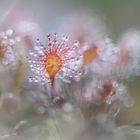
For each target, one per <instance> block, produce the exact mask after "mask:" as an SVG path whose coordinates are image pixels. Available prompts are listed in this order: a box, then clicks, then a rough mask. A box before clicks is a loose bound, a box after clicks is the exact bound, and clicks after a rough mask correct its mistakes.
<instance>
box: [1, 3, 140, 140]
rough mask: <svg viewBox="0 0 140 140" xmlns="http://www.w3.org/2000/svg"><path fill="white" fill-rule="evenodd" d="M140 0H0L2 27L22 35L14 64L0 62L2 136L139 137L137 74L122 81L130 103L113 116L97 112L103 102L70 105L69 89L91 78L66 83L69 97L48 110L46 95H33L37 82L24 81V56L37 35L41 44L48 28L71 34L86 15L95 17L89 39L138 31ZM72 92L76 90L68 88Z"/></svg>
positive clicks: (44, 139) (43, 139) (65, 139)
mask: <svg viewBox="0 0 140 140" xmlns="http://www.w3.org/2000/svg"><path fill="white" fill-rule="evenodd" d="M139 5H140V1H139V0H116V1H115V0H0V32H1V31H5V30H7V29H9V28H10V29H11V28H13V29H14V30H17V35H19V34H20V35H21V38H23V39H24V41H23V42H22V41H21V45H19V46H18V47H21V48H18V49H17V52H19V53H21V56H20V58H18V60H16V64H14V66H13V65H9V66H1V64H0V140H117V139H121V140H125V139H127V140H129V139H130V140H131V139H132V138H133V139H134V140H135V139H136V140H138V139H140V102H139V100H140V76H137V77H136V76H132V77H130V78H128V79H127V80H126V79H123V80H122V81H123V84H125V85H126V86H127V87H128V88H129V89H128V90H129V94H130V96H131V98H132V100H133V101H132V102H133V105H132V106H131V105H130V106H129V107H120V110H119V112H117V115H114V116H115V117H113V118H112V116H111V117H110V118H109V117H108V113H110V112H105V110H104V111H103V112H102V111H100V110H102V106H100V107H99V108H98V107H91V108H88V107H87V108H88V109H87V110H86V108H84V107H83V106H84V104H82V107H81V108H82V109H81V108H80V107H79V106H80V105H75V104H74V105H73V104H72V103H73V102H75V99H73V98H75V96H76V95H73V94H75V93H76V90H79V89H82V86H83V85H82V84H83V83H84V82H86V81H88V78H89V77H88V78H85V81H84V82H83V83H82V82H81V83H79V84H75V85H74V84H73V86H76V85H77V86H78V88H75V87H74V88H73V87H71V86H67V84H65V85H64V86H65V88H67V90H66V91H67V92H68V94H71V95H69V96H70V97H69V98H70V99H71V98H72V101H71V100H70V101H69V102H68V103H67V102H66V103H64V105H58V107H55V108H53V107H49V108H48V110H47V109H46V108H44V106H42V102H41V101H42V100H43V102H46V101H45V99H46V97H44V94H41V95H38V94H37V92H40V87H39V89H38V87H37V86H36V84H34V83H28V82H27V81H28V77H29V76H30V73H31V72H30V69H29V68H28V65H29V64H28V62H27V61H26V58H27V57H28V51H30V50H31V49H32V46H33V45H34V42H35V40H36V38H38V37H39V38H41V40H43V41H42V42H43V43H44V44H45V43H46V42H47V37H46V36H47V34H49V33H51V34H53V33H54V32H57V33H58V36H59V35H61V34H67V35H68V36H69V30H70V28H71V27H72V18H74V20H75V19H77V18H79V19H80V17H82V16H84V17H86V15H87V17H88V18H87V20H88V19H89V18H90V20H94V19H95V20H96V22H97V23H95V29H94V26H93V28H91V30H92V31H93V33H94V35H95V36H94V37H93V40H96V38H102V37H100V36H102V34H103V36H107V37H109V38H111V39H112V42H113V43H117V41H118V40H119V39H120V38H121V36H122V34H124V33H125V32H129V31H130V32H131V30H136V31H137V30H138V31H140V18H139V13H140V8H139ZM92 17H93V19H92ZM98 20H99V23H98ZM28 23H29V24H28ZM74 24H75V23H74ZM73 26H74V25H73ZM75 26H77V25H76V24H75ZM85 26H86V24H85ZM87 26H89V22H88V21H87ZM68 27H70V28H68ZM96 27H97V28H99V30H98V29H97V28H96ZM79 29H80V28H79ZM77 31H79V32H80V30H77ZM70 36H72V35H71V34H70ZM89 40H92V38H90V39H89ZM139 41H140V40H139ZM139 55H140V54H139ZM0 57H1V53H0ZM22 59H23V61H22ZM7 67H8V68H7ZM128 75H129V74H128ZM89 79H90V78H89ZM93 79H94V77H93ZM72 82H73V81H72ZM58 86H61V84H60V85H59V84H58ZM88 86H89V88H90V84H89V85H88V84H87V85H86V89H87V90H88ZM63 88H64V87H63ZM69 88H70V89H69ZM58 89H59V90H60V89H61V87H58ZM64 91H65V90H64ZM73 91H74V93H70V92H73ZM60 92H63V90H62V91H60ZM33 93H35V95H33ZM39 94H40V93H39ZM77 96H78V95H77ZM40 100H41V101H40ZM45 107H46V106H45ZM90 109H91V110H90ZM46 110H47V111H46ZM81 110H82V111H81ZM98 110H99V111H98ZM113 111H114V110H113ZM113 111H112V112H113ZM83 112H84V113H83ZM99 112H100V113H99ZM112 112H111V113H112ZM82 113H83V114H84V115H83V114H82ZM94 113H95V116H96V117H95V120H94V121H95V122H94V121H93V122H92V123H93V126H90V124H88V123H90V121H88V118H94ZM98 113H99V115H97V114H98ZM111 113H110V114H111ZM114 114H115V113H114ZM90 115H91V116H90ZM92 115H93V116H92ZM86 119H87V120H86ZM98 121H99V123H98ZM96 123H97V124H96ZM85 124H86V125H85ZM112 129H113V132H112Z"/></svg>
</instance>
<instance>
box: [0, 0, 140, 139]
mask: <svg viewBox="0 0 140 140" xmlns="http://www.w3.org/2000/svg"><path fill="white" fill-rule="evenodd" d="M139 6H140V0H117V1H115V0H0V25H1V27H0V29H6V28H7V27H8V26H13V24H15V25H16V23H18V21H19V20H20V19H24V20H28V21H32V22H34V23H36V24H37V25H38V26H39V27H40V28H39V31H38V35H37V36H42V35H44V36H45V35H46V34H48V33H53V32H58V33H64V32H65V30H63V28H61V27H62V25H65V24H69V22H68V21H69V20H70V19H71V17H72V16H74V15H78V16H79V17H80V16H82V15H83V14H84V13H86V14H88V15H95V16H96V17H97V18H98V19H99V20H100V21H101V24H102V26H103V28H104V30H105V31H106V32H107V35H108V36H109V37H110V38H112V40H113V42H115V43H116V42H117V40H118V39H119V38H120V36H121V34H122V33H124V32H126V31H128V30H131V29H136V30H139V29H140V18H139V13H140V7H139ZM92 30H94V28H93V29H92ZM0 77H1V78H3V76H0ZM0 82H1V83H0V84H1V85H3V83H2V80H0ZM126 84H127V85H128V87H129V90H130V94H131V96H132V97H133V98H134V101H135V102H134V105H133V106H132V107H130V108H123V109H122V110H121V111H120V113H119V114H118V115H117V118H116V120H117V122H118V124H127V123H132V124H136V125H137V124H138V125H139V123H140V101H139V100H140V77H136V78H134V79H130V81H129V82H126ZM31 112H32V111H31ZM31 112H29V114H30V115H31V116H32V115H34V114H32V113H31ZM0 113H1V112H0ZM23 114H24V113H23ZM23 114H22V115H23ZM27 114H28V113H27ZM0 115H2V114H0ZM22 115H21V116H22ZM24 115H25V114H24ZM24 115H23V116H24ZM25 116H26V115H25ZM27 116H28V115H27ZM0 118H2V117H0ZM22 118H23V119H24V117H22ZM31 118H32V117H31ZM37 120H38V124H39V119H37ZM35 121H36V119H35ZM51 121H53V120H49V121H48V122H49V125H50V127H51ZM5 123H7V121H6V122H5ZM59 123H60V122H59ZM46 125H48V124H47V123H46ZM27 127H28V126H27ZM52 127H54V126H52ZM51 129H55V131H57V132H58V131H59V130H57V127H55V128H51ZM36 131H38V130H31V133H37V132H36ZM43 131H44V130H42V133H43ZM46 131H47V130H46ZM53 131H54V130H53ZM29 133H30V132H29ZM54 133H55V132H54ZM43 135H44V134H43ZM54 135H55V134H54ZM38 139H39V138H38ZM0 140H1V139H0ZM4 140H5V139H4ZM20 140H21V139H20ZM50 140H53V138H52V139H51V138H50Z"/></svg>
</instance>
